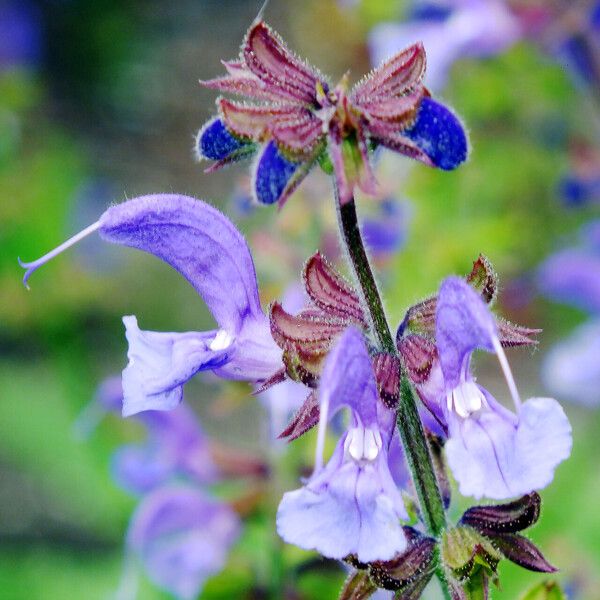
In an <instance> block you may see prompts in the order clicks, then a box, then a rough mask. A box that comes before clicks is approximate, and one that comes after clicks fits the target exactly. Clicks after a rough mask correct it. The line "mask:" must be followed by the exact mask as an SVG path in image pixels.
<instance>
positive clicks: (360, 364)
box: [319, 327, 378, 427]
mask: <svg viewBox="0 0 600 600" xmlns="http://www.w3.org/2000/svg"><path fill="white" fill-rule="evenodd" d="M319 401H320V403H321V406H322V407H323V406H324V405H325V404H326V403H327V405H328V417H329V418H330V417H331V416H333V415H334V414H335V413H336V412H337V411H338V410H339V409H340V408H341V407H342V406H347V407H349V408H350V409H351V410H352V411H353V412H354V413H355V414H356V415H357V416H358V417H359V419H360V421H361V423H362V425H364V426H365V427H369V426H372V425H375V424H376V423H377V403H378V394H377V385H376V383H375V375H374V374H373V366H372V362H371V358H370V357H369V353H368V351H367V347H366V346H365V339H364V337H363V335H362V333H361V332H360V331H358V329H356V328H355V327H348V329H346V331H345V332H344V333H343V334H342V335H341V337H340V338H339V340H338V341H337V342H336V344H335V346H334V347H333V349H332V350H331V351H330V352H329V354H328V355H327V359H326V361H325V366H324V367H323V373H322V375H321V384H320V387H319Z"/></svg>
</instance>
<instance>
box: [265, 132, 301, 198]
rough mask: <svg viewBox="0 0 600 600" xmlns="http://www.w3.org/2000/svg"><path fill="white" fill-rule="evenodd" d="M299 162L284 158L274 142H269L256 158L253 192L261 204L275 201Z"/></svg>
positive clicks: (279, 196)
mask: <svg viewBox="0 0 600 600" xmlns="http://www.w3.org/2000/svg"><path fill="white" fill-rule="evenodd" d="M300 164H301V163H295V162H292V161H290V160H288V159H287V158H285V157H284V156H283V155H282V154H281V152H280V151H279V149H278V148H277V145H276V144H275V142H273V141H271V142H269V143H268V144H267V145H266V146H265V147H264V150H263V151H262V153H261V155H260V156H259V158H258V163H257V165H256V173H255V176H254V193H255V194H256V199H257V200H258V201H259V202H260V203H261V204H274V203H275V202H277V201H278V200H279V199H280V198H281V196H282V194H283V192H284V191H285V189H286V186H287V185H288V183H289V182H290V180H291V178H292V177H293V175H294V174H295V173H296V170H297V169H298V167H299V166H300Z"/></svg>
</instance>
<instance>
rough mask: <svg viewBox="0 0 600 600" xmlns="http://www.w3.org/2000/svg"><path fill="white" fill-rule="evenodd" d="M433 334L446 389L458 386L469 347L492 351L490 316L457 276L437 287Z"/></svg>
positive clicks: (494, 331)
mask: <svg viewBox="0 0 600 600" xmlns="http://www.w3.org/2000/svg"><path fill="white" fill-rule="evenodd" d="M435 337H436V344H437V348H438V355H439V360H440V365H441V367H442V372H443V374H444V380H445V383H446V388H447V389H452V388H455V387H456V386H458V384H459V383H460V381H461V373H463V372H464V370H465V369H466V367H467V361H468V359H469V356H470V354H471V352H473V350H475V349H477V348H481V349H483V350H487V351H488V352H494V351H495V348H494V343H493V340H494V338H497V337H498V334H497V328H496V321H495V319H494V316H493V315H492V313H491V312H490V311H489V309H488V307H487V306H486V305H485V303H484V302H483V300H482V299H481V296H480V295H479V294H477V292H475V290H473V288H472V287H471V286H470V285H469V284H467V283H466V282H465V280H464V279H461V278H460V277H454V276H453V277H448V278H446V279H445V280H444V281H443V282H442V285H441V286H440V292H439V295H438V301H437V308H436V325H435Z"/></svg>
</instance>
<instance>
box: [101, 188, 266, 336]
mask: <svg viewBox="0 0 600 600" xmlns="http://www.w3.org/2000/svg"><path fill="white" fill-rule="evenodd" d="M99 231H100V235H101V237H102V238H103V239H105V240H106V241H109V242H114V243H117V244H123V245H124V246H131V247H133V248H138V249H139V250H143V251H144V252H148V253H150V254H153V255H154V256H157V257H158V258H160V259H162V260H164V261H165V262H166V263H168V264H169V265H170V266H172V267H173V268H174V269H175V270H177V271H178V272H179V273H181V274H182V275H183V276H184V277H185V278H186V279H187V280H188V281H189V282H190V283H191V284H192V285H193V286H194V288H195V289H196V291H197V292H198V294H200V296H201V297H202V299H203V300H204V302H206V304H207V305H208V308H209V309H210V311H211V313H212V314H213V316H214V318H215V320H216V321H217V323H218V324H219V326H220V327H221V328H223V329H225V330H227V331H228V332H229V333H230V334H236V333H237V332H238V331H239V330H240V328H241V326H242V323H243V322H244V321H245V320H246V319H248V318H256V317H259V316H260V315H262V314H263V312H262V309H261V306H260V301H259V297H258V288H257V282H256V273H255V270H254V263H253V262H252V256H251V255H250V250H249V249H248V245H247V244H246V241H245V240H244V238H243V236H242V234H241V233H240V232H239V231H238V230H237V228H236V227H235V225H234V224H233V223H232V222H231V221H230V220H229V219H228V218H227V217H225V216H224V215H223V214H222V213H220V212H219V211H218V210H217V209H216V208H214V207H212V206H210V205H208V204H206V203H205V202H202V201H201V200H196V199H194V198H190V197H187V196H179V195H174V194H158V195H152V196H142V197H139V198H135V199H133V200H129V201H128V202H124V203H122V204H117V205H116V206H113V207H111V208H109V209H108V210H107V211H106V212H105V213H104V214H103V215H102V217H101V219H100V230H99Z"/></svg>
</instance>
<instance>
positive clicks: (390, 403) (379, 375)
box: [373, 352, 400, 410]
mask: <svg viewBox="0 0 600 600" xmlns="http://www.w3.org/2000/svg"><path fill="white" fill-rule="evenodd" d="M373 371H374V373H375V380H376V381H377V391H378V392H379V397H380V398H381V401H382V402H383V403H384V404H385V405H386V406H387V407H388V408H389V409H390V410H394V409H395V408H396V407H397V406H398V401H399V400H400V360H399V359H398V357H397V356H392V355H391V354H386V353H383V352H382V353H380V354H376V355H375V357H374V358H373Z"/></svg>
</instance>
